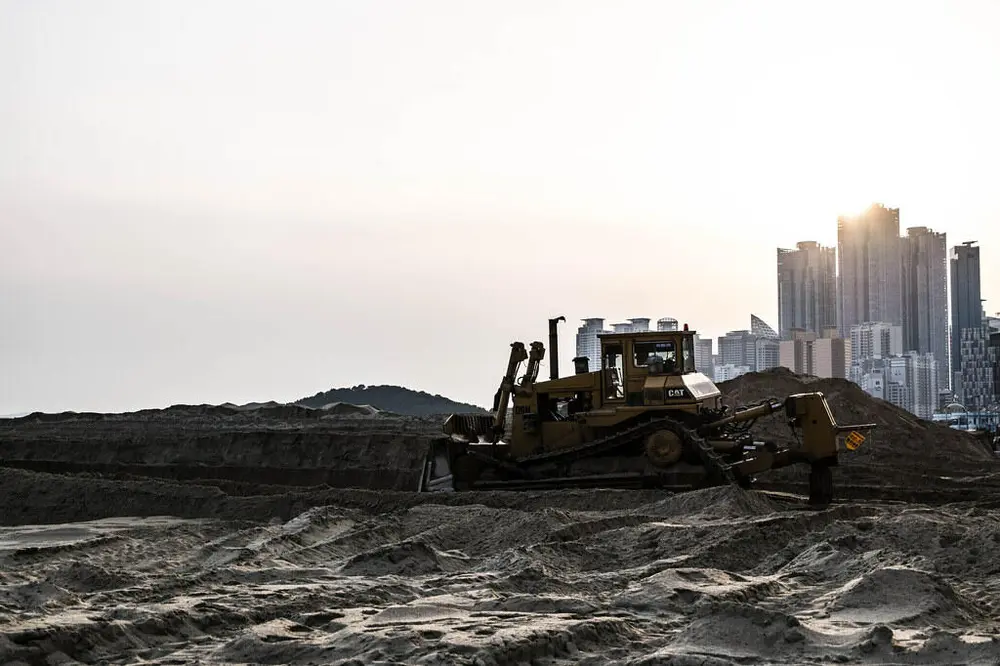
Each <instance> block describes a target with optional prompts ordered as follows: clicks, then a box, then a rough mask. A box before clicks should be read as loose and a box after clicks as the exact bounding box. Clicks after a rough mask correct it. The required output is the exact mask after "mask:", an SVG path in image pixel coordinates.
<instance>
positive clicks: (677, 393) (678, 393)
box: [667, 388, 687, 398]
mask: <svg viewBox="0 0 1000 666" xmlns="http://www.w3.org/2000/svg"><path fill="white" fill-rule="evenodd" d="M686 395H687V391H685V390H684V389H682V388H673V389H667V397H668V398H683V397H684V396H686Z"/></svg>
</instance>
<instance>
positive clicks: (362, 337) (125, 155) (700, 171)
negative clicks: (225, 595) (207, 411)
mask: <svg viewBox="0 0 1000 666" xmlns="http://www.w3.org/2000/svg"><path fill="white" fill-rule="evenodd" d="M996 34H1000V6H998V5H996V3H990V2H985V1H983V2H973V1H970V2H964V3H949V4H948V5H947V6H940V7H933V8H927V7H914V6H913V5H912V4H911V3H905V2H900V3H891V4H880V5H877V6H871V5H870V4H868V3H856V4H850V3H847V4H844V3H841V4H838V5H837V6H836V9H833V10H826V9H823V8H820V7H819V6H815V5H807V4H805V3H794V2H784V3H779V2H773V3H753V4H752V5H750V4H749V3H739V2H712V3H706V2H690V3H680V2H663V3H657V2H645V3H643V2H634V3H627V4H624V5H615V6H610V5H607V4H604V3H597V2H573V3H569V2H547V3H517V2H513V3H503V4H485V3H484V4H478V3H477V4H469V3H462V2H458V1H452V2H444V1H442V2H426V3H420V4H419V5H412V4H408V3H402V2H382V3H371V4H364V5H353V4H348V3H309V2H289V3H281V4H280V5H278V4H271V3H265V2H235V1H221V0H220V1H217V2H209V3H199V4H198V5H197V8H196V9H193V10H192V9H187V10H186V8H184V7H183V6H181V5H179V4H177V3H169V2H145V3H130V2H100V1H95V2H92V3H87V5H86V7H83V6H80V5H77V4H74V3H69V2H60V1H58V0H54V1H52V2H49V3H44V4H42V3H31V2H11V1H8V2H4V3H0V82H3V83H4V85H3V86H2V87H0V145H3V146H4V151H3V152H2V153H0V248H3V252H4V260H3V261H0V285H3V286H4V287H5V288H4V289H2V290H0V312H2V313H3V326H0V373H2V377H3V382H0V413H4V414H6V413H19V412H25V411H28V412H30V411H35V410H41V411H62V410H64V409H66V410H75V411H127V410H131V409H139V408H145V407H157V406H166V405H168V404H173V403H192V402H194V403H201V402H210V403H221V402H226V401H232V402H238V403H243V402H250V401H259V400H270V399H274V400H282V401H284V400H294V399H297V398H300V397H303V396H307V395H311V394H313V393H315V392H317V391H321V390H326V389H329V388H331V387H334V386H350V385H355V384H359V383H363V384H368V385H374V384H397V385H402V386H407V387H410V388H414V389H417V390H424V391H428V392H430V393H440V394H443V395H447V396H448V397H451V398H453V399H455V400H460V401H463V402H473V403H477V404H489V403H490V402H491V397H492V395H493V392H494V391H495V390H496V377H497V376H498V373H501V372H502V366H503V364H504V362H505V360H506V353H507V350H508V345H509V344H510V342H511V341H512V340H525V341H528V340H542V341H545V340H547V329H546V322H547V319H548V318H549V317H553V316H559V315H562V316H565V317H566V318H567V320H568V321H569V322H572V321H575V320H576V319H578V318H579V319H583V318H585V317H587V316H592V315H594V314H599V315H604V316H605V318H607V319H609V320H614V319H616V318H618V317H620V318H627V317H630V316H643V315H645V316H651V317H653V318H654V319H655V318H657V317H660V316H671V317H675V318H677V319H678V321H679V322H680V323H681V324H683V323H684V322H685V321H687V322H688V323H689V324H690V326H691V328H693V329H696V330H698V331H700V332H702V333H703V334H704V335H705V336H706V337H712V338H717V337H718V336H719V335H723V334H724V333H725V332H726V331H728V330H737V329H734V326H737V327H742V326H743V324H742V323H740V322H747V321H748V317H749V315H750V313H754V314H757V315H759V316H761V317H762V318H763V319H764V320H765V321H767V322H768V323H769V324H771V325H772V326H777V325H778V317H777V298H776V286H775V280H776V278H775V275H774V254H775V248H776V247H787V248H792V247H794V246H795V243H796V242H799V241H805V240H814V241H817V242H819V243H821V244H823V245H826V246H830V245H834V246H835V245H836V220H837V217H838V216H839V215H850V214H855V213H857V212H859V211H860V210H862V209H863V208H864V207H865V206H867V205H868V204H870V203H872V202H881V203H884V204H885V205H887V206H890V207H893V208H899V209H900V218H901V219H900V226H901V227H902V228H906V227H917V226H926V227H929V228H932V229H935V230H936V231H939V232H945V233H947V234H948V245H949V248H950V247H952V246H955V245H958V244H960V243H962V242H964V241H969V240H976V241H978V242H979V245H980V246H981V247H982V248H983V255H984V259H985V260H984V261H983V264H982V292H983V295H984V296H985V297H986V298H988V299H993V300H991V301H990V302H988V303H987V307H988V310H989V309H993V310H1000V268H998V266H1000V262H998V261H996V260H995V258H994V259H992V260H991V258H993V257H995V255H994V254H993V252H994V251H995V248H997V247H1000V224H998V223H997V221H998V220H1000V198H996V197H993V196H992V195H991V193H992V191H993V185H994V183H996V182H997V180H998V179H1000V162H998V161H997V160H996V159H995V155H997V154H998V153H1000V124H998V123H996V122H995V118H996V117H998V116H1000V86H997V85H995V83H997V82H1000V42H998V41H997V40H996V39H995V38H994V36H995V35H996ZM790 54H794V57H790ZM695 280H697V281H698V282H699V284H703V285H705V286H704V287H703V288H700V289H699V290H697V291H686V290H685V289H684V286H685V284H690V283H691V282H694V281H695ZM991 303H992V304H993V305H991ZM570 330H572V329H571V327H569V326H568V325H567V324H564V325H562V326H560V332H561V335H562V339H563V340H566V339H567V335H568V334H569V331H570ZM562 348H563V349H565V345H563V346H562ZM562 355H563V356H564V358H563V359H562V363H561V374H566V372H567V369H568V368H569V367H570V363H569V358H565V356H566V353H565V351H564V352H563V354H562ZM546 362H547V361H546ZM542 372H543V373H544V372H545V370H544V368H543V370H542Z"/></svg>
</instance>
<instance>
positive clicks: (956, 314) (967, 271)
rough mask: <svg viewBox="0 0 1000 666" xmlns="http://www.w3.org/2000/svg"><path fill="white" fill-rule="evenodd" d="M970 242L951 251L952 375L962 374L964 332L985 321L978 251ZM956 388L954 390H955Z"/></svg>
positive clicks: (979, 325)
mask: <svg viewBox="0 0 1000 666" xmlns="http://www.w3.org/2000/svg"><path fill="white" fill-rule="evenodd" d="M975 244H976V241H967V242H965V243H962V244H961V245H956V246H955V247H953V248H952V249H951V372H952V376H953V378H954V375H955V374H960V373H961V372H962V330H963V329H967V328H970V329H973V328H974V329H978V328H980V327H981V326H982V321H983V303H982V294H981V292H980V282H979V248H978V247H975ZM952 388H954V387H952Z"/></svg>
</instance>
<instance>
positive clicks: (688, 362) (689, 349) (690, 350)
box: [684, 336, 695, 372]
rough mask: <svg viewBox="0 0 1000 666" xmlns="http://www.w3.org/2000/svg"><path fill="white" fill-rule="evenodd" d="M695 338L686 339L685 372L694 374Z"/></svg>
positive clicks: (687, 337) (688, 337)
mask: <svg viewBox="0 0 1000 666" xmlns="http://www.w3.org/2000/svg"><path fill="white" fill-rule="evenodd" d="M694 371H695V367H694V338H693V337H691V336H685V337H684V372H694Z"/></svg>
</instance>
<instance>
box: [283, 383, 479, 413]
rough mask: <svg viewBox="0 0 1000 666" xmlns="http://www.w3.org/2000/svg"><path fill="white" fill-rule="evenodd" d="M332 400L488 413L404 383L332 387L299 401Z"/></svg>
mask: <svg viewBox="0 0 1000 666" xmlns="http://www.w3.org/2000/svg"><path fill="white" fill-rule="evenodd" d="M333 402H345V403H350V404H354V405H371V406H372V407H375V408H377V409H380V410H383V411H386V412H393V413H395V414H404V415H407V416H432V415H437V414H452V413H460V414H485V413H486V410H485V409H483V408H482V407H478V406H476V405H470V404H467V403H464V402H456V401H454V400H451V399H449V398H446V397H444V396H441V395H431V394H430V393H427V392H425V391H414V390H413V389H408V388H404V387H402V386H385V385H383V386H365V385H364V384H359V385H358V386H353V387H351V388H337V389H330V390H329V391H323V392H321V393H317V394H316V395H314V396H311V397H308V398H302V399H301V400H298V401H296V404H298V405H303V406H305V407H323V406H325V405H329V404H330V403H333Z"/></svg>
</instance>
